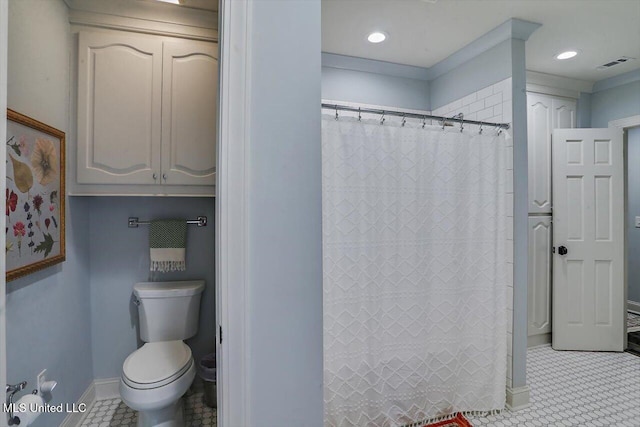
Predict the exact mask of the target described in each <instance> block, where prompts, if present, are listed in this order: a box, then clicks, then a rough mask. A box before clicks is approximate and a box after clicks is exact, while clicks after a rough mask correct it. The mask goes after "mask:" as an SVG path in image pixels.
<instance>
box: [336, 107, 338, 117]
mask: <svg viewBox="0 0 640 427" xmlns="http://www.w3.org/2000/svg"><path fill="white" fill-rule="evenodd" d="M336 120H338V105H337V104H336Z"/></svg>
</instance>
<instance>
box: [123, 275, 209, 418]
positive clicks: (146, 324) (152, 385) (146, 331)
mask: <svg viewBox="0 0 640 427" xmlns="http://www.w3.org/2000/svg"><path fill="white" fill-rule="evenodd" d="M203 289H204V282H203V281H190V282H151V283H150V282H146V283H138V284H136V285H135V286H134V295H135V297H136V303H137V304H138V307H139V308H138V312H139V317H140V337H141V338H142V339H143V340H144V341H146V344H144V345H143V346H142V347H140V348H139V349H138V350H136V351H134V352H133V353H131V354H130V355H129V356H128V357H127V358H126V360H125V361H124V363H123V365H122V376H121V377H120V397H121V398H122V401H123V402H124V403H125V404H126V405H127V406H129V407H130V408H131V409H134V410H136V411H138V424H137V425H138V427H183V426H184V410H183V405H182V400H181V397H182V396H183V395H184V394H185V393H186V392H187V390H188V389H189V387H190V386H191V383H192V382H193V380H194V378H195V374H196V368H195V363H194V361H193V356H192V354H191V349H190V348H189V346H188V345H186V344H185V343H184V342H183V341H182V340H183V339H187V338H189V337H191V336H193V335H195V333H196V331H197V319H198V313H199V304H200V294H201V293H202V291H203Z"/></svg>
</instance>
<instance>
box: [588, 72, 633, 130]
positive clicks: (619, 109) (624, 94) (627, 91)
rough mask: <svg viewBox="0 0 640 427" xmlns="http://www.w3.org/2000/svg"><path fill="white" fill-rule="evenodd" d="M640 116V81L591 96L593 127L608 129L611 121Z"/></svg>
mask: <svg viewBox="0 0 640 427" xmlns="http://www.w3.org/2000/svg"><path fill="white" fill-rule="evenodd" d="M596 84H597V83H596ZM638 114H640V80H639V81H634V82H631V83H627V84H623V85H621V86H616V87H613V88H609V89H604V90H601V91H598V92H594V93H593V94H592V95H591V127H594V128H601V127H602V128H606V127H607V126H608V125H609V121H610V120H617V119H623V118H625V117H630V116H635V115H638Z"/></svg>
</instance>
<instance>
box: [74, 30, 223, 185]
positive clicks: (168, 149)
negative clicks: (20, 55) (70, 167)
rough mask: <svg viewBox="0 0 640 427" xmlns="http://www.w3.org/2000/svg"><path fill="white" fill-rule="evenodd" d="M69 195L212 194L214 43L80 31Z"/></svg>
mask: <svg viewBox="0 0 640 427" xmlns="http://www.w3.org/2000/svg"><path fill="white" fill-rule="evenodd" d="M78 64H79V66H78V104H77V108H78V138H77V150H76V162H75V163H76V165H75V166H76V173H75V178H76V179H75V182H74V183H73V184H74V186H73V187H72V193H74V192H75V194H140V195H145V194H147V195H173V194H175V195H180V194H194V195H213V193H214V188H215V187H214V186H215V172H216V170H215V169H216V168H215V165H216V121H217V102H218V55H217V44H216V43H210V42H201V41H193V40H187V39H178V38H169V37H159V36H143V35H131V34H128V33H125V32H80V33H79V51H78Z"/></svg>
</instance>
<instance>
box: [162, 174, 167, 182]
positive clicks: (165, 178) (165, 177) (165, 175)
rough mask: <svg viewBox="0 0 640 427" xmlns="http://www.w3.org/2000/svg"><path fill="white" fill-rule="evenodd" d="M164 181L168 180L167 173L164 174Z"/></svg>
mask: <svg viewBox="0 0 640 427" xmlns="http://www.w3.org/2000/svg"><path fill="white" fill-rule="evenodd" d="M162 179H164V180H165V181H166V180H167V174H166V173H163V174H162Z"/></svg>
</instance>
